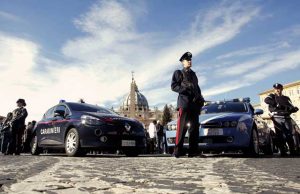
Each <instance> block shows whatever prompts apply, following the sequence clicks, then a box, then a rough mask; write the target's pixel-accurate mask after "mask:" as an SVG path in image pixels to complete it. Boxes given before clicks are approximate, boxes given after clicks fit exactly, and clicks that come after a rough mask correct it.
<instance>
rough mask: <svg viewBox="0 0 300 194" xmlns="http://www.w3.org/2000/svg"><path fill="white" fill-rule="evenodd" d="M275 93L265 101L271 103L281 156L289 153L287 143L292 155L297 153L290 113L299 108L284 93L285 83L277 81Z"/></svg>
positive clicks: (270, 108)
mask: <svg viewBox="0 0 300 194" xmlns="http://www.w3.org/2000/svg"><path fill="white" fill-rule="evenodd" d="M273 88H274V93H272V94H270V95H268V96H267V97H266V98H265V103H266V104H268V105H269V111H270V112H271V118H272V121H273V123H274V127H275V131H276V136H277V139H278V147H279V150H280V154H281V156H286V155H287V149H286V143H287V144H288V146H289V150H290V155H296V150H295V149H296V148H295V142H294V137H293V130H294V127H293V124H292V118H291V117H290V115H291V114H292V113H295V112H297V111H298V110H299V109H298V108H297V107H295V106H293V104H292V102H291V100H290V98H289V97H288V96H285V95H283V94H282V91H283V85H282V84H280V83H276V84H274V85H273Z"/></svg>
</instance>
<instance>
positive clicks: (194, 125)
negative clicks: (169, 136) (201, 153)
mask: <svg viewBox="0 0 300 194" xmlns="http://www.w3.org/2000/svg"><path fill="white" fill-rule="evenodd" d="M179 61H180V62H181V63H182V65H183V69H182V70H176V71H175V72H174V73H173V77H172V83H171V89H172V90H173V91H174V92H177V93H178V99H177V109H178V121H177V131H176V141H175V144H176V145H175V149H174V156H175V157H180V156H181V155H184V152H183V143H184V138H185V134H186V132H187V130H188V131H189V150H188V155H189V157H193V156H196V155H197V154H198V153H197V152H198V139H199V114H200V110H201V108H202V106H203V105H204V98H203V96H202V94H201V90H200V87H199V85H198V78H197V75H196V73H195V72H194V71H193V70H192V69H191V67H192V53H190V52H186V53H184V54H183V55H182V57H181V58H180V60H179Z"/></svg>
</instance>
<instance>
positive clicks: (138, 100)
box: [122, 82, 149, 111]
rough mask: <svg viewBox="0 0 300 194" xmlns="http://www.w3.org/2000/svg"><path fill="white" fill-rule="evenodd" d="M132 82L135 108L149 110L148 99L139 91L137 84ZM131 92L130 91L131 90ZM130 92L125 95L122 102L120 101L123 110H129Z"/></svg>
mask: <svg viewBox="0 0 300 194" xmlns="http://www.w3.org/2000/svg"><path fill="white" fill-rule="evenodd" d="M133 84H134V95H135V99H134V102H135V107H136V110H140V111H141V110H149V105H148V101H147V99H146V97H145V96H144V95H143V94H142V93H140V91H139V90H138V87H137V85H136V84H135V82H134V83H133ZM131 92H132V91H131ZM130 97H131V93H129V94H128V95H126V96H125V98H124V100H123V103H122V109H123V110H129V109H130V105H131V99H130Z"/></svg>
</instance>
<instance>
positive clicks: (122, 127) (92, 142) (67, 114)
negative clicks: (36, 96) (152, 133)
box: [31, 102, 146, 156]
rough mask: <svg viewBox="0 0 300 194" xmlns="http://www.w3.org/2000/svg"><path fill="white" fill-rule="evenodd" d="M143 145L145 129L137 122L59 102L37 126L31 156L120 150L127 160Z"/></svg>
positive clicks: (89, 108) (113, 114)
mask: <svg viewBox="0 0 300 194" xmlns="http://www.w3.org/2000/svg"><path fill="white" fill-rule="evenodd" d="M145 144H146V137H145V132H144V127H143V125H142V124H141V123H140V122H139V121H137V120H134V119H130V118H126V117H121V116H119V115H117V114H116V113H114V112H113V111H110V110H108V109H106V108H103V107H99V106H95V105H90V104H86V103H73V102H62V103H59V104H58V105H56V106H54V107H52V108H50V109H49V110H48V111H47V112H46V113H45V114H44V116H43V118H42V120H41V121H39V122H38V123H37V124H36V126H35V128H34V129H33V138H32V141H31V153H32V154H33V155H37V154H39V153H40V152H41V151H42V150H43V149H64V150H65V152H66V154H67V155H68V156H78V155H84V154H86V153H87V152H88V151H90V150H101V151H102V150H104V151H116V150H121V151H122V152H123V153H124V154H125V155H127V156H137V155H139V154H140V153H141V152H142V151H143V150H144V149H145Z"/></svg>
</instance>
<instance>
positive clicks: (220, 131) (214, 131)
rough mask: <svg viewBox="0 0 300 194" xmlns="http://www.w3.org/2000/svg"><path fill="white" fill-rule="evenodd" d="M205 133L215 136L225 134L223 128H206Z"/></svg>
mask: <svg viewBox="0 0 300 194" xmlns="http://www.w3.org/2000/svg"><path fill="white" fill-rule="evenodd" d="M203 132H204V135H205V136H210V135H211V136H215V135H223V129H218V128H216V129H214V128H213V129H204V131H203Z"/></svg>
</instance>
